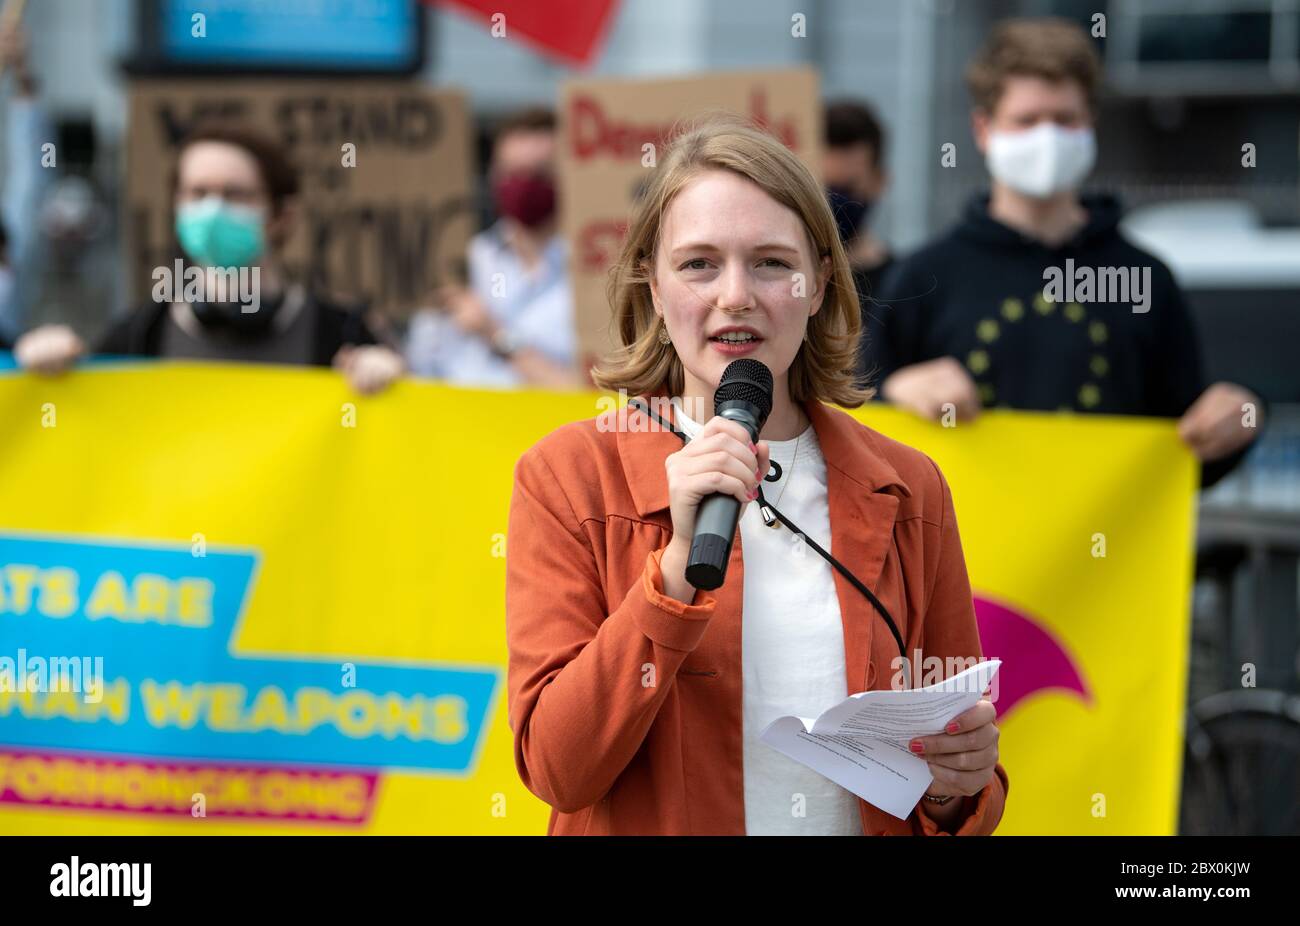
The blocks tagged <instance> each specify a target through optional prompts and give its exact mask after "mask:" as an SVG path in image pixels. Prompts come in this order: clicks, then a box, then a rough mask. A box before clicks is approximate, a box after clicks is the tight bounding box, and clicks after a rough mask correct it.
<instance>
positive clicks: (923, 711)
mask: <svg viewBox="0 0 1300 926" xmlns="http://www.w3.org/2000/svg"><path fill="white" fill-rule="evenodd" d="M1001 665H1002V661H1001V660H1000V659H990V660H987V661H985V662H979V663H976V664H975V665H973V666H971V667H970V668H969V669H966V670H965V671H963V672H959V673H957V674H956V675H954V676H952V677H951V678H947V679H944V680H943V681H942V682H938V683H936V684H934V685H930V686H929V687H927V688H917V689H913V690H910V691H893V690H881V691H863V692H859V693H858V694H855V695H850V696H849V697H848V698H846V699H844V700H843V701H841V702H840V703H839V704H836V705H835V706H834V707H831V708H828V709H827V710H826V711H824V712H823V713H822V715H821V716H820V717H818V718H817V719H816V720H809V719H808V718H806V717H779V718H777V719H776V720H774V721H772V722H771V723H770V724H768V725H767V727H766V728H765V729H764V730H763V732H762V734H760V736H759V739H760V740H761V741H762V742H764V743H767V745H769V746H771V747H772V748H773V749H776V750H778V751H779V752H782V753H784V754H785V755H787V756H789V757H790V758H791V759H794V760H795V761H796V762H799V763H801V764H803V765H806V766H808V767H809V768H811V769H812V770H813V771H815V772H817V773H818V774H820V775H825V776H826V777H827V778H829V779H830V780H831V781H833V782H835V783H836V784H838V785H839V786H840V787H842V788H845V789H846V790H848V791H852V792H853V793H854V794H856V795H857V796H858V797H860V798H862V799H863V800H864V801H867V802H868V803H870V804H872V805H874V806H876V807H879V808H880V809H881V810H883V811H885V812H886V813H890V814H893V815H894V816H895V817H898V818H899V819H900V820H906V819H907V817H908V815H909V814H911V812H912V809H913V808H914V807H916V804H917V802H918V801H919V800H921V795H922V794H924V793H925V789H926V788H928V787H930V782H932V781H933V780H934V776H933V775H931V774H930V766H929V765H928V764H927V763H926V761H925V759H924V758H922V757H920V756H917V755H916V754H914V753H913V752H911V751H910V750H909V749H908V748H907V744H908V743H909V742H910V741H911V740H912V739H913V738H914V737H917V736H930V735H933V734H935V733H942V732H943V728H944V725H945V724H947V723H948V721H950V720H952V719H953V718H954V717H956V716H957V715H958V714H960V713H962V712H963V711H967V710H970V708H972V707H974V706H975V704H976V702H978V701H979V700H980V698H981V697H982V696H983V692H984V691H985V689H987V688H988V687H989V683H990V682H992V680H993V676H994V675H996V674H997V671H998V667H999V666H1001Z"/></svg>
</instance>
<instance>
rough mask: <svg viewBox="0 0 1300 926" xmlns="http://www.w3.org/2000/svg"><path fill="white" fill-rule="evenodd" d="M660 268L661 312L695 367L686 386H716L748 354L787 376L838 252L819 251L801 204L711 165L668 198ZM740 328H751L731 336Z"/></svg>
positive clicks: (656, 276)
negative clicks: (821, 254) (787, 202)
mask: <svg viewBox="0 0 1300 926" xmlns="http://www.w3.org/2000/svg"><path fill="white" fill-rule="evenodd" d="M653 270H654V273H653V275H652V282H651V290H652V292H653V293H654V295H655V303H656V312H658V314H659V315H660V316H662V317H663V319H664V321H665V323H666V324H667V326H668V333H669V334H670V335H671V336H672V339H673V346H674V348H675V349H676V351H677V354H678V356H679V357H681V360H682V364H683V366H684V367H685V368H686V375H687V392H688V393H696V392H698V393H711V392H712V390H713V389H715V388H716V387H717V385H718V382H719V381H720V380H721V379H722V372H723V370H725V369H726V368H727V365H728V364H729V363H731V362H732V361H733V360H736V359H737V358H739V357H751V358H753V359H755V360H760V361H762V362H763V363H764V364H765V365H766V366H767V367H768V368H769V369H770V370H771V371H772V376H773V378H774V379H775V380H778V381H782V380H784V377H785V374H786V371H788V370H789V368H790V364H791V363H792V362H793V361H794V357H795V354H797V353H798V351H799V347H800V344H801V343H802V342H803V336H804V331H805V329H806V327H807V325H808V320H809V317H810V316H812V315H814V314H816V313H817V311H818V310H819V309H820V308H821V302H822V295H823V293H824V292H825V286H824V282H825V278H826V277H827V276H829V273H830V258H829V257H827V258H823V259H822V260H821V261H820V262H818V261H816V260H815V259H814V256H813V252H812V245H811V242H810V241H809V239H808V235H807V232H806V231H805V229H804V225H803V222H802V220H801V219H800V218H799V215H798V214H797V213H796V212H794V210H792V209H790V208H788V207H786V206H783V205H782V204H780V203H778V202H777V201H776V200H774V199H772V197H770V196H768V195H767V193H765V192H764V191H763V190H762V189H760V188H759V187H758V186H757V185H755V184H754V183H752V182H751V181H749V180H747V179H745V178H744V177H741V176H740V175H738V174H735V173H732V172H731V171H726V170H712V171H708V172H706V173H703V174H701V175H699V176H698V177H696V178H695V179H694V180H692V181H691V182H690V183H688V184H687V185H686V186H685V187H683V188H682V190H680V191H679V192H678V194H677V195H676V196H675V197H674V198H673V201H672V202H671V203H670V204H669V206H668V209H667V210H666V212H665V214H664V219H663V225H662V227H661V229H660V240H659V246H658V248H657V250H656V256H655V264H654V268H653ZM735 328H741V329H744V331H743V333H741V334H738V333H735V332H733V334H732V337H731V338H724V337H722V335H723V334H724V333H725V331H726V329H735ZM737 336H740V337H744V338H745V339H744V340H742V341H741V342H740V343H736V342H735V341H734V338H735V337H737ZM692 380H693V381H694V383H692ZM693 385H695V386H696V388H692V386H693Z"/></svg>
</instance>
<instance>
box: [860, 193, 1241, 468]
mask: <svg viewBox="0 0 1300 926" xmlns="http://www.w3.org/2000/svg"><path fill="white" fill-rule="evenodd" d="M1083 206H1084V208H1085V209H1087V211H1088V221H1087V223H1086V224H1085V226H1084V227H1083V228H1082V229H1081V230H1080V231H1079V232H1078V233H1077V234H1076V235H1075V236H1074V237H1073V238H1072V239H1071V240H1069V241H1067V242H1065V243H1063V244H1061V245H1060V246H1058V247H1054V248H1053V247H1048V246H1047V245H1045V244H1043V243H1042V242H1040V241H1038V240H1036V239H1033V238H1029V237H1027V236H1025V235H1023V234H1021V233H1020V232H1019V231H1017V230H1015V229H1012V228H1009V227H1008V226H1006V225H1003V224H1002V223H1001V222H998V221H997V220H996V219H993V218H992V217H990V216H989V213H988V195H987V194H983V195H980V196H977V197H975V198H974V199H972V200H971V202H970V203H969V205H968V206H967V209H966V213H965V215H964V217H963V218H962V220H961V221H960V222H959V223H958V224H957V225H956V226H955V227H954V228H953V229H951V230H950V231H949V232H947V233H946V234H945V235H943V236H942V237H941V238H939V239H938V240H937V241H935V242H933V243H932V244H929V245H927V246H926V247H923V248H922V249H921V250H919V251H917V252H916V253H915V254H912V255H911V256H909V257H908V258H906V259H904V260H902V261H900V262H898V263H897V264H895V265H894V266H893V267H891V268H890V270H889V272H888V273H886V274H885V276H884V278H883V279H882V280H881V283H880V286H879V291H878V292H877V293H876V294H875V301H874V302H870V303H868V304H867V305H865V306H864V316H865V318H866V324H865V326H864V333H863V334H864V344H863V351H862V358H863V360H862V365H861V368H860V371H859V372H860V374H861V376H862V377H863V379H864V380H866V381H868V382H874V383H876V384H877V385H878V384H879V383H880V382H881V381H883V380H884V379H885V377H887V376H889V375H890V374H891V373H893V372H894V371H895V370H897V369H899V368H900V367H904V366H909V365H911V364H914V363H920V362H923V361H927V360H934V359H936V358H939V357H945V356H950V357H954V358H955V359H956V360H957V361H958V362H960V363H961V364H962V365H963V366H965V368H966V370H967V372H969V373H970V374H971V377H972V378H973V379H974V380H975V383H976V386H977V388H978V389H979V391H980V399H981V402H982V404H984V405H985V406H986V407H1009V408H1018V409H1030V410H1040V411H1056V410H1069V411H1075V412H1087V413H1096V414H1112V415H1116V414H1119V415H1150V416H1155V417H1165V418H1177V417H1180V416H1181V415H1182V414H1183V413H1184V412H1186V411H1187V409H1188V408H1189V407H1190V406H1191V404H1192V403H1193V402H1194V401H1195V400H1196V398H1197V397H1198V396H1199V395H1200V394H1201V393H1202V392H1203V391H1204V390H1205V388H1206V386H1207V385H1208V384H1207V383H1206V382H1205V378H1204V374H1203V365H1202V360H1201V350H1200V343H1199V340H1198V338H1197V335H1196V330H1195V325H1194V322H1193V319H1192V314H1191V312H1190V310H1189V309H1188V306H1187V303H1186V300H1185V299H1184V297H1183V294H1182V291H1181V290H1180V289H1179V288H1178V284H1177V283H1176V282H1175V281H1174V277H1173V274H1172V273H1170V271H1169V268H1168V267H1167V266H1165V264H1164V263H1163V262H1161V261H1160V260H1159V259H1157V258H1156V257H1155V256H1153V255H1151V254H1148V253H1147V252H1146V251H1143V250H1141V249H1140V248H1138V247H1136V246H1135V245H1133V244H1132V243H1130V242H1129V241H1128V240H1127V239H1125V238H1124V236H1123V235H1121V234H1120V231H1119V227H1118V226H1119V219H1120V215H1121V212H1120V207H1119V203H1118V201H1117V200H1116V199H1115V198H1114V197H1110V196H1090V197H1084V199H1083ZM1067 260H1070V261H1073V265H1072V266H1073V267H1074V268H1075V269H1076V270H1077V269H1078V268H1082V267H1087V268H1093V269H1094V272H1096V268H1135V270H1134V271H1133V273H1132V274H1131V275H1130V276H1129V279H1130V280H1131V281H1132V282H1133V283H1136V284H1138V285H1141V284H1142V283H1143V282H1144V281H1146V284H1147V285H1146V286H1145V287H1144V292H1143V293H1142V296H1143V299H1144V300H1149V302H1148V303H1147V306H1146V308H1147V311H1145V312H1135V311H1134V300H1133V299H1132V298H1131V297H1132V295H1133V293H1132V292H1130V294H1129V295H1130V299H1129V300H1128V301H1119V300H1109V301H1100V300H1096V299H1095V298H1094V299H1081V300H1080V301H1073V302H1071V301H1064V300H1063V301H1060V302H1049V301H1048V300H1047V299H1045V298H1044V288H1045V286H1046V281H1045V278H1044V272H1045V270H1046V269H1047V268H1049V267H1057V268H1060V269H1061V271H1062V273H1063V274H1064V273H1065V272H1066V271H1067V270H1068V269H1069V268H1070V266H1071V265H1069V264H1067V263H1066V262H1067ZM1095 295H1096V294H1095V293H1094V297H1095ZM1256 392H1258V390H1256ZM1248 446H1249V445H1248ZM1245 453H1246V449H1243V450H1241V451H1240V452H1238V453H1237V454H1235V455H1234V456H1232V457H1230V458H1227V459H1225V460H1219V461H1215V462H1214V463H1211V464H1207V465H1206V467H1205V469H1204V472H1203V474H1202V481H1203V484H1204V485H1210V484H1212V483H1213V482H1215V481H1217V480H1218V479H1219V478H1221V477H1222V476H1223V475H1224V474H1226V473H1227V472H1228V470H1230V469H1231V468H1232V467H1233V466H1235V465H1236V463H1237V462H1238V461H1239V460H1240V459H1241V458H1242V457H1243V456H1244V455H1245Z"/></svg>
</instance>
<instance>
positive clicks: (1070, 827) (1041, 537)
mask: <svg viewBox="0 0 1300 926" xmlns="http://www.w3.org/2000/svg"><path fill="white" fill-rule="evenodd" d="M613 402H614V399H613V398H612V397H611V396H608V395H603V396H602V395H600V394H597V393H587V392H574V393H563V394H560V393H541V392H505V391H489V390H484V391H471V390H462V389H454V388H450V387H446V386H440V385H435V384H431V383H423V382H403V383H400V384H398V385H397V386H396V387H395V388H393V389H392V390H390V391H388V392H386V393H384V394H383V395H381V396H379V397H375V398H363V397H358V396H357V395H355V394H354V393H352V392H350V391H349V390H348V388H347V387H346V386H345V384H344V383H343V382H342V381H341V380H340V379H339V378H338V377H337V376H336V375H335V374H334V373H332V372H330V371H326V370H300V369H283V368H271V367H260V366H237V365H224V364H200V363H140V364H124V365H120V366H111V365H110V366H104V367H99V368H91V369H86V370H83V371H79V372H77V373H74V374H72V375H69V376H65V377H62V378H58V379H45V378H38V377H34V376H29V375H26V374H20V373H13V372H10V373H5V374H0V421H2V422H3V423H4V440H3V448H2V449H0V688H3V689H4V690H3V691H0V832H6V833H54V834H62V833H213V834H216V833H248V832H268V833H269V832H276V833H307V832H310V833H444V834H464V833H476V834H493V833H501V834H506V833H512V834H514V833H543V832H545V830H546V820H547V816H548V808H547V807H546V806H545V805H544V804H542V803H541V802H540V801H538V800H537V799H536V798H534V797H533V796H532V795H531V794H529V793H528V792H527V791H526V790H525V789H524V787H523V786H522V784H521V783H520V781H519V778H518V775H517V773H516V771H515V767H514V761H513V753H512V739H511V733H510V730H509V727H508V725H507V719H506V701H505V689H504V686H505V665H506V653H505V633H504V625H505V621H504V577H505V570H504V566H505V555H506V538H505V529H506V518H507V511H508V506H509V501H510V490H511V484H512V477H513V470H514V464H515V461H516V460H517V459H518V458H519V456H520V455H521V454H522V453H523V452H524V450H526V449H527V448H528V447H529V446H531V445H532V444H533V443H534V442H535V441H537V440H538V439H539V438H540V437H542V436H543V435H545V434H546V433H548V432H550V431H551V430H553V429H554V428H556V427H558V426H560V425H561V424H564V423H565V422H568V421H572V420H575V419H580V418H590V417H593V416H595V415H597V414H599V413H600V412H601V411H604V410H606V409H607V408H609V407H611V405H612V403H613ZM854 414H855V415H857V416H858V417H859V418H860V419H861V420H863V421H864V422H866V423H868V424H870V425H871V426H872V427H875V428H877V429H878V430H880V431H882V432H884V433H887V434H889V435H890V436H892V437H895V438H897V439H899V440H901V441H903V442H904V443H908V444H911V445H913V446H916V447H918V448H920V449H922V450H924V451H925V452H927V453H929V454H930V455H931V456H933V457H934V459H935V460H936V461H937V462H938V463H939V465H940V466H941V467H942V468H943V470H944V472H945V474H946V475H947V476H948V479H949V481H950V483H951V485H952V488H953V492H954V496H955V499H956V504H957V512H958V519H959V523H960V525H961V531H962V538H963V544H964V547H965V550H966V556H967V561H968V565H969V568H970V573H971V577H972V583H973V585H974V587H975V590H976V596H977V608H978V610H979V615H980V621H981V631H982V634H983V636H984V649H985V653H986V655H990V656H998V657H1000V658H1002V659H1004V660H1005V662H1004V665H1003V669H1002V675H1001V677H1000V685H999V687H998V691H999V695H998V699H999V711H1000V723H999V725H1000V727H1001V730H1002V736H1001V750H1002V761H1003V763H1004V765H1005V767H1006V768H1007V771H1008V775H1009V777H1010V779H1011V793H1010V797H1009V800H1008V804H1007V810H1006V815H1005V816H1004V818H1003V823H1002V826H1001V827H1000V829H999V832H1001V833H1098V834H1101V833H1156V834H1162V833H1171V832H1173V831H1174V827H1175V820H1176V815H1177V800H1178V785H1179V776H1180V766H1181V744H1182V715H1183V694H1184V688H1185V677H1186V654H1187V644H1188V639H1187V636H1188V605H1189V599H1188V596H1189V587H1190V580H1191V567H1192V547H1191V528H1192V520H1191V519H1192V497H1193V490H1194V483H1195V465H1194V462H1193V461H1192V459H1191V457H1190V455H1189V454H1188V453H1187V452H1186V451H1185V450H1184V449H1182V447H1181V445H1180V444H1179V442H1178V440H1177V438H1176V436H1175V433H1174V430H1173V427H1172V425H1170V424H1167V423H1156V422H1150V421H1140V420H1136V419H1133V420H1130V419H1103V418H1095V417H1094V418H1079V417H1072V416H1065V415H1030V414H1015V413H989V414H986V415H985V416H984V417H983V418H982V419H981V420H980V421H978V422H976V423H973V424H969V425H961V426H960V427H956V428H942V427H939V426H938V425H931V424H927V423H924V422H920V421H917V420H915V419H913V418H911V417H908V416H906V415H903V414H901V413H898V412H896V411H894V410H892V409H888V408H879V407H871V408H869V409H865V410H858V411H855V412H854ZM847 565H849V566H850V568H852V564H847Z"/></svg>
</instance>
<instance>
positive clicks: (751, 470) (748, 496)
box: [660, 415, 769, 604]
mask: <svg viewBox="0 0 1300 926" xmlns="http://www.w3.org/2000/svg"><path fill="white" fill-rule="evenodd" d="M768 460H769V451H768V446H767V442H766V441H759V442H758V443H757V444H754V443H752V442H751V441H750V439H749V432H748V431H746V430H745V428H744V427H743V426H742V425H740V424H738V423H737V422H735V421H729V420H727V419H726V418H723V417H721V416H720V415H719V416H714V417H713V418H712V419H710V420H709V421H708V422H707V423H706V424H705V425H704V427H703V428H701V429H700V433H699V434H697V435H696V436H695V437H693V438H692V439H691V440H690V441H688V442H687V443H686V445H685V446H684V447H682V449H681V450H679V451H677V452H676V453H673V454H670V455H669V456H668V459H667V460H665V461H664V467H665V468H666V469H667V471H668V506H669V509H670V512H671V514H672V519H673V538H672V540H671V541H669V543H668V548H667V549H666V550H665V551H664V554H663V558H662V560H661V561H660V566H661V568H662V572H663V580H664V593H665V594H666V595H668V596H669V597H670V598H676V599H677V600H678V601H683V602H686V603H687V604H689V603H691V602H692V601H694V600H695V588H694V586H692V585H691V584H690V583H689V582H687V581H686V563H687V561H688V560H689V559H690V554H691V538H692V537H694V536H695V516H696V512H697V511H698V509H699V506H700V502H701V501H703V500H704V499H705V498H707V497H708V496H710V495H713V494H715V493H719V494H723V495H733V496H735V497H736V499H737V501H739V502H740V514H741V516H742V517H743V516H744V514H745V507H746V506H747V505H748V504H749V502H750V501H752V500H753V499H755V498H756V497H757V496H758V484H759V482H760V481H761V480H762V478H763V475H764V474H766V473H767V469H768Z"/></svg>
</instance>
